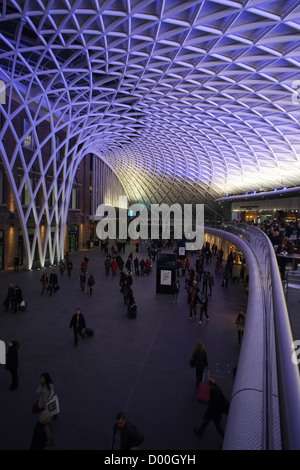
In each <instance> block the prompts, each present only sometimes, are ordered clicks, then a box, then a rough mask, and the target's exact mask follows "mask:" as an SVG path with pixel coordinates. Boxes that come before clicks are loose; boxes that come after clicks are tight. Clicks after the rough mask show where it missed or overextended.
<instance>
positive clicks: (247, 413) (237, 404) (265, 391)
mask: <svg viewBox="0 0 300 470" xmlns="http://www.w3.org/2000/svg"><path fill="white" fill-rule="evenodd" d="M205 231H206V232H208V233H212V234H215V235H218V236H219V237H220V238H225V239H227V240H229V241H230V242H231V243H233V244H234V245H235V246H237V247H239V248H240V250H241V251H242V252H243V254H244V256H245V258H246V260H247V263H248V268H249V269H248V272H249V295H248V306H247V321H246V327H245V333H244V340H243V343H242V348H241V352H240V359H239V366H238V372H239V369H240V370H241V371H242V373H240V374H239V373H237V376H236V379H235V383H234V390H233V395H232V400H231V407H230V412H229V416H228V420H227V427H226V434H225V439H224V444H223V448H225V449H232V448H234V449H240V448H242V449H279V448H282V449H288V450H296V449H300V379H299V372H298V366H297V365H295V364H294V363H293V362H292V360H291V355H292V352H293V351H292V350H291V345H292V342H293V339H292V334H291V327H290V322H289V317H288V311H287V307H286V302H285V297H284V292H283V287H282V282H281V278H280V273H279V270H278V264H277V259H276V255H275V252H274V249H273V246H272V244H271V242H270V240H269V238H268V237H267V236H266V234H265V233H264V232H263V231H262V230H260V229H258V228H256V227H253V226H249V225H247V224H231V223H225V224H224V226H223V227H220V226H218V228H217V229H216V228H212V227H205ZM253 299H255V302H254V300H253ZM258 320H259V321H258ZM260 329H262V333H263V334H261V331H259V330H260ZM253 351H254V352H255V353H253ZM253 354H254V356H255V359H256V361H257V364H256V369H255V371H254V370H253V361H252V359H253ZM251 357H252V359H251ZM249 358H250V359H249ZM240 365H241V367H240ZM241 407H243V410H242V412H241ZM257 408H258V409H259V410H260V409H261V413H255V411H257ZM254 416H255V418H254ZM259 420H260V422H258V421H259ZM254 428H255V432H254ZM249 429H250V431H249ZM252 431H253V432H252ZM241 435H242V436H243V440H242V441H241ZM245 436H247V439H245ZM246 440H247V442H245V441H246Z"/></svg>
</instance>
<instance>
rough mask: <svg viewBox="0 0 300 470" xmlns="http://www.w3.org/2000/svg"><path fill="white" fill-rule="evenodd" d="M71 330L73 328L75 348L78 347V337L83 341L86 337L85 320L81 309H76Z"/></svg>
mask: <svg viewBox="0 0 300 470" xmlns="http://www.w3.org/2000/svg"><path fill="white" fill-rule="evenodd" d="M70 328H73V332H74V346H75V347H76V346H77V345H78V335H79V336H81V337H82V339H84V336H85V335H84V332H83V331H84V329H85V318H84V316H83V314H82V313H81V311H80V309H79V308H76V312H75V313H74V315H73V316H72V319H71V322H70Z"/></svg>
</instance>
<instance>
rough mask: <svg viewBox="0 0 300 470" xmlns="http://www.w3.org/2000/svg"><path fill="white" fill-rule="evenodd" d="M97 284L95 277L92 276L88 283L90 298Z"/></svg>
mask: <svg viewBox="0 0 300 470" xmlns="http://www.w3.org/2000/svg"><path fill="white" fill-rule="evenodd" d="M95 284H96V282H95V279H94V276H93V275H92V274H91V275H90V276H89V278H88V281H87V285H88V291H89V294H90V297H91V296H92V293H93V288H94V285H95Z"/></svg>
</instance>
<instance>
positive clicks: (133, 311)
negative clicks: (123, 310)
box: [127, 304, 137, 318]
mask: <svg viewBox="0 0 300 470" xmlns="http://www.w3.org/2000/svg"><path fill="white" fill-rule="evenodd" d="M136 315H137V305H136V304H132V305H128V311H127V317H128V318H136Z"/></svg>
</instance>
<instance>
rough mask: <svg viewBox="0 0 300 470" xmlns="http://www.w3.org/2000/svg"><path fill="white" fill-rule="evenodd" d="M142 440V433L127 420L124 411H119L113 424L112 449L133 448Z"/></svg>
mask: <svg viewBox="0 0 300 470" xmlns="http://www.w3.org/2000/svg"><path fill="white" fill-rule="evenodd" d="M143 442H144V435H143V434H142V433H141V432H139V431H138V430H137V428H136V426H134V425H133V424H131V423H130V422H129V421H127V418H126V415H125V413H124V412H123V411H120V412H119V413H118V414H117V416H116V423H115V424H114V426H113V439H112V446H111V448H112V450H133V449H136V448H137V447H139V446H140V445H141V444H142V443H143Z"/></svg>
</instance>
